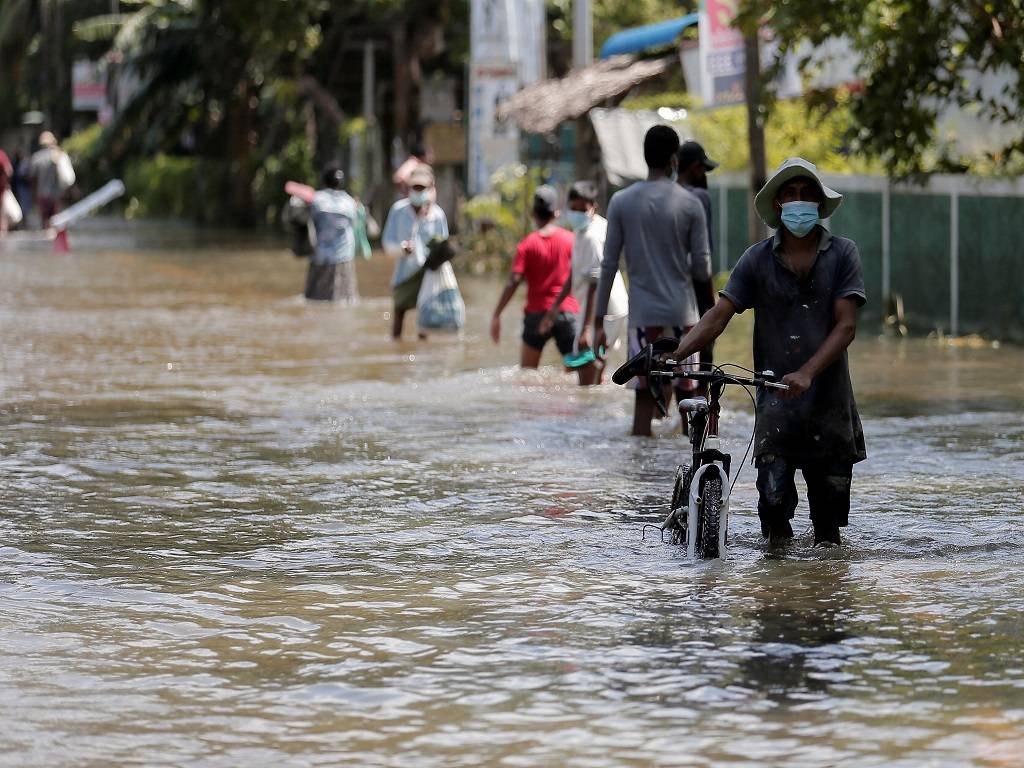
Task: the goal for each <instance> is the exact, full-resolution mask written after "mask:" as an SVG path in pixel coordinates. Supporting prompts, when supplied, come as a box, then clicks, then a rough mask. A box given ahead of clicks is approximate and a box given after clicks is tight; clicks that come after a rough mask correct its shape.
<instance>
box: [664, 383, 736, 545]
mask: <svg viewBox="0 0 1024 768" xmlns="http://www.w3.org/2000/svg"><path fill="white" fill-rule="evenodd" d="M724 389H725V384H724V383H723V382H720V381H714V382H711V383H710V386H709V387H708V397H706V398H705V397H699V398H690V399H687V400H683V401H681V402H680V403H679V413H680V415H681V416H682V417H683V418H684V419H686V421H687V424H688V426H689V434H690V444H691V445H692V446H693V458H692V462H693V463H692V464H690V482H689V494H688V497H687V499H686V556H687V557H688V558H696V557H697V536H696V532H697V530H698V515H699V514H700V504H701V496H702V493H703V490H704V485H705V481H706V480H707V479H708V477H709V476H718V477H719V478H720V480H721V486H722V495H721V500H722V506H721V508H720V510H719V525H718V556H719V557H720V558H722V559H725V558H726V556H727V546H726V542H727V539H728V531H729V491H730V485H731V483H730V475H729V472H730V469H731V465H732V457H731V456H730V455H729V454H728V453H723V452H722V451H721V450H720V441H719V437H718V424H719V418H720V416H721V412H722V406H721V397H722V392H723V390H724ZM677 516H678V509H673V510H670V512H669V517H668V519H667V520H666V521H665V524H666V527H667V526H668V525H670V524H671V523H672V522H673V518H675V517H677Z"/></svg>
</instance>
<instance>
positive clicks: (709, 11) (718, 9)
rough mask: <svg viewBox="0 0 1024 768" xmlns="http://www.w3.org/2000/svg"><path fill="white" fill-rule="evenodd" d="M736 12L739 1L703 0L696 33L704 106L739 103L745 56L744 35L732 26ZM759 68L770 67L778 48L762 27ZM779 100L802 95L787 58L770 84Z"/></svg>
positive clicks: (742, 95) (767, 30)
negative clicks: (697, 35)
mask: <svg viewBox="0 0 1024 768" xmlns="http://www.w3.org/2000/svg"><path fill="white" fill-rule="evenodd" d="M738 12H739V0H702V2H701V5H700V16H699V19H698V31H699V36H700V67H701V99H702V100H703V102H704V106H706V107H722V106H725V105H727V104H742V103H743V102H744V100H745V95H744V76H745V73H746V53H745V51H744V43H743V33H742V32H740V30H738V29H736V28H735V27H734V26H733V22H734V21H735V19H736V15H737V13H738ZM759 37H760V41H761V46H760V50H761V56H760V59H761V67H762V70H764V69H766V68H767V67H769V66H770V65H771V64H772V62H773V61H774V58H775V54H776V51H777V48H778V45H777V43H776V42H775V41H774V40H773V37H772V34H771V30H770V29H768V28H767V27H762V28H761V31H760V35H759ZM773 89H774V91H775V95H776V96H777V97H778V98H791V97H793V96H799V95H800V93H801V87H800V77H799V73H798V72H797V68H796V60H795V58H794V57H792V56H790V57H787V59H786V60H785V62H784V65H783V67H782V69H781V71H780V72H779V75H778V78H777V79H776V80H775V82H774V83H773Z"/></svg>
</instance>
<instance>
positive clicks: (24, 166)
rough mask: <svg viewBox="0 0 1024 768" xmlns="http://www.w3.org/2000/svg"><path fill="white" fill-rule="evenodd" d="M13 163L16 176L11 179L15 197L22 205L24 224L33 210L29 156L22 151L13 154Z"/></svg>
mask: <svg viewBox="0 0 1024 768" xmlns="http://www.w3.org/2000/svg"><path fill="white" fill-rule="evenodd" d="M11 165H12V166H14V177H13V179H12V180H11V189H12V190H13V192H14V197H15V198H16V199H17V201H18V205H19V206H20V207H21V213H22V225H24V224H25V221H26V220H27V219H28V215H29V213H30V212H31V210H32V183H31V182H30V181H29V158H27V157H25V155H23V154H22V153H21V152H15V153H14V154H13V155H11Z"/></svg>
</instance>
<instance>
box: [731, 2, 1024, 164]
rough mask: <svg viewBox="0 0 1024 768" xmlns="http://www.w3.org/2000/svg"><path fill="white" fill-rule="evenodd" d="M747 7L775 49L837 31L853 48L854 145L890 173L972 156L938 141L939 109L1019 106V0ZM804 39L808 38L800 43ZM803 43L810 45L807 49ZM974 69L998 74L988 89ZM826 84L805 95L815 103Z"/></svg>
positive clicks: (1015, 150) (800, 49) (1022, 97)
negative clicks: (775, 40)
mask: <svg viewBox="0 0 1024 768" xmlns="http://www.w3.org/2000/svg"><path fill="white" fill-rule="evenodd" d="M745 4H746V6H747V8H746V10H747V12H748V13H756V14H763V16H764V18H765V20H766V21H767V23H768V24H769V25H770V26H771V28H772V30H773V31H774V33H775V35H776V37H777V38H778V40H779V42H780V43H781V45H780V48H779V55H780V56H784V55H786V54H789V53H796V54H797V55H801V64H802V66H803V67H804V68H805V69H806V68H810V67H813V66H814V58H813V53H814V51H815V50H816V48H817V46H820V45H822V44H823V43H825V42H826V41H829V40H835V39H840V38H845V39H846V40H848V41H849V44H850V46H851V47H852V49H853V51H854V52H855V53H856V55H858V56H859V62H858V64H857V74H858V76H859V79H860V87H859V88H855V89H854V90H853V92H852V93H851V96H850V109H851V114H852V116H853V119H854V127H853V129H852V130H851V132H850V135H849V137H848V138H849V140H850V144H851V148H852V149H853V150H854V151H860V152H864V153H866V154H868V155H871V156H875V157H878V158H881V159H882V160H883V161H884V162H885V164H886V166H887V167H888V168H889V170H890V172H891V173H893V174H895V175H909V174H915V173H920V172H922V171H925V170H931V169H940V170H951V169H955V170H964V169H966V168H969V167H970V166H971V164H972V162H974V160H972V159H970V158H961V157H958V156H956V150H955V149H953V148H950V147H944V146H941V141H940V139H941V137H940V135H939V131H938V128H939V125H938V122H939V117H940V116H941V114H942V113H943V111H945V110H947V109H949V108H951V107H954V108H955V107H959V108H962V109H965V110H968V111H971V112H976V113H977V114H978V115H979V116H980V117H982V118H984V119H987V120H990V121H992V122H994V123H999V124H1003V125H1014V124H1016V123H1018V122H1019V115H1020V112H1021V109H1022V107H1024V80H1022V79H1021V78H1020V77H1019V76H1018V73H1019V72H1020V68H1021V62H1022V61H1024V7H1022V6H1021V4H1020V3H1019V2H1017V0H874V2H864V0H786V2H783V3H772V4H768V3H765V2H764V0H746V3H745ZM808 44H809V46H808ZM808 48H809V50H808ZM982 76H988V77H989V78H995V80H996V81H1000V80H1001V82H1002V84H1001V85H1000V86H999V87H998V89H997V90H996V91H995V92H992V90H991V88H992V86H989V87H988V89H986V88H983V87H982V84H981V83H982ZM831 96H832V94H830V93H820V94H813V95H812V98H813V99H815V101H816V103H817V104H818V105H819V106H820V107H821V108H823V109H828V108H829V107H830V106H831V104H832V103H833V100H832V98H831ZM1022 158H1024V139H1022V137H1021V135H1020V133H1019V131H1018V132H1017V137H1016V138H1014V139H1012V140H1010V141H1008V142H1006V143H1005V146H1002V147H1001V148H999V149H997V150H996V151H994V152H992V153H991V155H990V157H989V158H988V160H989V161H990V162H992V163H993V164H994V165H995V166H996V167H1002V168H1004V169H1005V168H1007V167H1008V166H1009V164H1010V163H1011V162H1017V163H1019V162H1020V161H1021V159H1022Z"/></svg>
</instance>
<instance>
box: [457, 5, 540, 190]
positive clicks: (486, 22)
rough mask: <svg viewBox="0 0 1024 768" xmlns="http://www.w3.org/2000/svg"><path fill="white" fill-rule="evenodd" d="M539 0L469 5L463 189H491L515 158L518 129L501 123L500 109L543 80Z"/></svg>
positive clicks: (517, 147)
mask: <svg viewBox="0 0 1024 768" xmlns="http://www.w3.org/2000/svg"><path fill="white" fill-rule="evenodd" d="M544 13H545V11H544V3H543V0H471V5H470V65H469V131H468V143H469V148H468V163H469V173H468V179H467V187H468V191H469V194H471V195H476V194H480V193H481V192H486V191H487V190H489V189H490V186H491V183H490V180H491V176H492V175H493V174H494V172H495V171H496V170H497V169H498V168H500V167H501V166H503V165H507V164H509V163H514V162H516V161H517V160H518V159H519V129H518V128H517V127H516V126H515V125H513V124H511V123H502V122H499V121H498V119H497V117H496V112H497V108H498V104H499V103H500V102H502V101H503V100H505V99H507V98H509V97H510V96H512V95H513V94H515V93H516V91H518V90H519V89H520V88H521V87H522V86H523V85H526V84H528V83H532V82H535V81H536V80H538V79H540V77H541V75H542V71H541V69H542V65H543V61H544V56H543V53H544V51H543V47H544V19H545V16H544Z"/></svg>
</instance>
